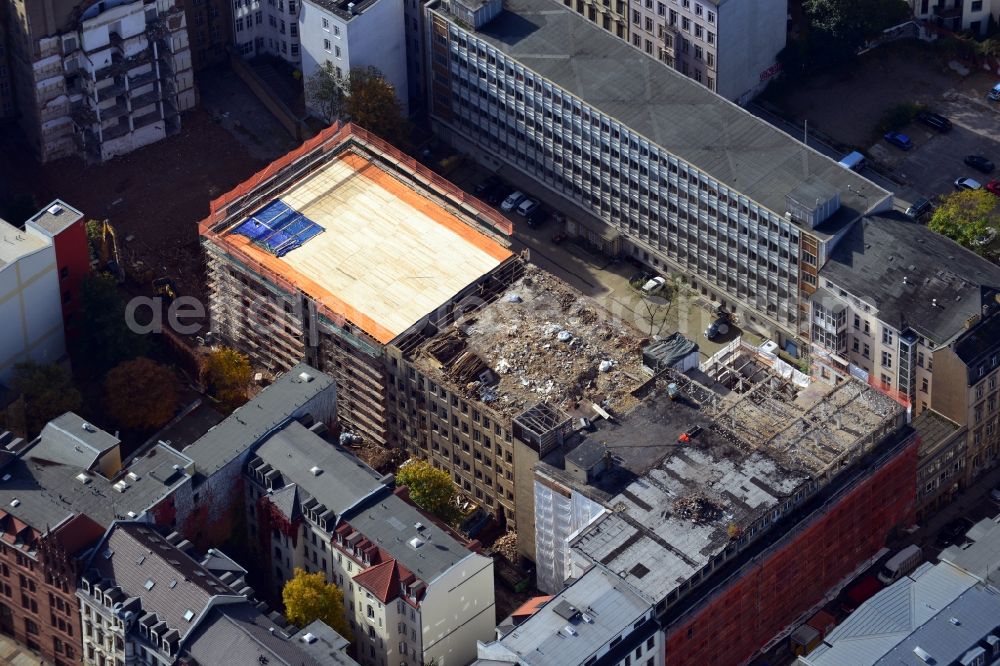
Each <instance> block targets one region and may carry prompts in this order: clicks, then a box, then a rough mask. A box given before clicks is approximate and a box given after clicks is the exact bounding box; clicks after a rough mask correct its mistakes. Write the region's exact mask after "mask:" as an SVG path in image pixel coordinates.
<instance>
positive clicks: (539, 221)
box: [524, 206, 549, 227]
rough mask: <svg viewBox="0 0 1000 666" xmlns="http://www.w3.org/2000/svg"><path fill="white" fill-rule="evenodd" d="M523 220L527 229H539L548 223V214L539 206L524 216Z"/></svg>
mask: <svg viewBox="0 0 1000 666" xmlns="http://www.w3.org/2000/svg"><path fill="white" fill-rule="evenodd" d="M524 218H525V221H526V222H527V223H528V226H529V227H540V226H542V225H544V224H545V223H546V222H548V220H549V213H548V211H546V210H545V209H544V208H542V207H541V206H539V207H538V208H536V209H535V210H533V211H532V212H530V213H528V214H527V215H525V216H524Z"/></svg>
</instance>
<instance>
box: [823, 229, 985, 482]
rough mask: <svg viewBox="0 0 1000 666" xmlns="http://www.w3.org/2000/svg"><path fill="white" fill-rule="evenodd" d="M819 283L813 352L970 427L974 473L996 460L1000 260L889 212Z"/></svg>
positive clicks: (916, 407) (854, 237) (969, 470)
mask: <svg viewBox="0 0 1000 666" xmlns="http://www.w3.org/2000/svg"><path fill="white" fill-rule="evenodd" d="M820 282H821V285H820V289H819V290H818V291H817V292H816V293H815V294H814V295H813V299H812V329H813V330H812V355H811V356H812V359H813V361H814V362H815V363H816V364H817V366H818V367H819V368H820V369H821V371H825V370H823V368H835V369H837V370H840V371H846V372H849V373H850V374H852V375H854V376H856V377H859V378H861V379H863V380H865V381H868V382H869V383H871V384H873V385H875V386H879V387H880V388H882V389H884V390H887V391H890V392H892V393H893V395H895V396H896V397H897V399H899V400H900V401H902V402H904V403H906V404H908V405H910V406H911V410H912V412H913V413H914V414H920V413H922V412H923V411H925V410H927V409H928V408H930V409H933V410H935V411H936V412H938V413H939V414H941V415H942V416H944V417H946V418H947V419H950V420H951V421H953V422H954V423H956V424H958V425H959V426H963V427H967V428H968V429H969V436H970V437H971V438H972V441H971V442H970V444H969V446H968V447H967V452H968V459H967V461H966V463H965V470H966V474H967V475H971V476H975V475H977V474H978V473H979V472H981V471H982V470H983V469H984V468H985V467H987V466H989V465H991V464H992V462H991V461H993V460H994V459H995V457H996V452H997V443H998V439H997V438H998V432H997V422H996V419H997V415H998V412H997V399H998V398H997V393H996V388H997V387H996V382H997V372H995V370H996V368H997V358H998V356H997V352H998V351H1000V347H997V345H996V343H995V339H996V331H997V330H1000V329H998V326H1000V324H998V323H997V322H998V321H1000V301H998V300H997V295H998V294H1000V268H998V267H997V266H996V265H994V264H992V263H990V262H988V261H986V260H985V259H983V258H982V257H980V256H978V255H976V254H975V253H973V252H970V251H968V250H966V249H965V248H963V247H961V246H959V245H958V244H957V243H954V242H953V241H951V240H949V239H947V238H945V237H944V236H940V235H938V234H935V233H933V232H931V231H929V230H928V229H927V228H925V227H923V226H921V225H919V224H915V223H912V222H910V221H908V220H906V219H904V218H903V217H902V216H900V215H897V214H883V215H877V216H872V217H870V218H866V219H865V220H863V221H862V222H861V223H859V224H857V225H855V226H854V227H853V228H852V229H851V230H850V231H849V232H848V233H847V234H846V235H845V237H844V239H843V240H842V241H841V242H840V244H839V245H838V246H837V249H836V250H835V251H834V253H833V255H832V257H831V259H830V261H829V262H828V263H827V264H826V266H824V268H823V269H822V270H821V271H820ZM941 364H945V367H946V370H945V371H943V372H942V371H940V367H939V366H940V365H941ZM980 380H982V381H980ZM956 441H957V440H956Z"/></svg>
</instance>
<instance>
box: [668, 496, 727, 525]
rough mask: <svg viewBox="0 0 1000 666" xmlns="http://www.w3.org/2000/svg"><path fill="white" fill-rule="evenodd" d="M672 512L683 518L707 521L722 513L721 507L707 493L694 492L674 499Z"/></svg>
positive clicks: (698, 521)
mask: <svg viewBox="0 0 1000 666" xmlns="http://www.w3.org/2000/svg"><path fill="white" fill-rule="evenodd" d="M674 513H675V514H676V515H677V516H678V517H679V518H683V519H685V520H690V521H693V522H696V523H707V522H711V521H713V520H715V519H717V518H718V517H719V516H721V515H722V507H721V506H719V504H717V503H716V502H714V501H713V500H711V499H710V498H709V497H708V496H707V495H703V494H701V493H695V494H692V495H685V496H684V497H678V498H677V499H676V500H674Z"/></svg>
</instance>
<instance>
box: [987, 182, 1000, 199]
mask: <svg viewBox="0 0 1000 666" xmlns="http://www.w3.org/2000/svg"><path fill="white" fill-rule="evenodd" d="M986 191H987V192H990V193H991V194H995V195H997V196H998V197H1000V180H997V179H996V178H994V179H993V180H991V181H990V182H988V183H986Z"/></svg>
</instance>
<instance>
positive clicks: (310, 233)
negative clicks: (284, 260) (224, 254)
mask: <svg viewBox="0 0 1000 666" xmlns="http://www.w3.org/2000/svg"><path fill="white" fill-rule="evenodd" d="M323 231H325V229H323V227H321V226H320V225H318V224H316V223H315V222H313V221H312V220H310V219H309V218H307V217H306V216H305V215H303V214H302V213H299V212H298V211H296V210H295V209H293V208H292V207H291V206H289V205H288V204H286V203H285V202H283V201H281V200H280V199H275V200H274V201H272V202H271V203H269V204H268V205H266V206H264V207H263V208H261V209H260V210H259V211H257V212H256V213H254V214H253V215H251V216H250V217H248V218H247V219H246V221H244V222H243V223H242V224H240V225H239V226H238V227H236V228H235V229H233V233H234V234H239V235H241V236H246V237H247V238H249V239H250V240H251V241H253V242H254V244H255V245H259V246H260V247H263V248H264V249H265V250H267V251H268V252H270V253H271V254H273V255H275V256H278V257H283V256H285V255H286V254H288V253H289V252H291V251H292V250H294V249H295V248H297V247H301V246H302V245H303V244H304V243H305V242H306V241H308V240H310V239H311V238H314V237H315V236H317V235H318V234H320V233H322V232H323Z"/></svg>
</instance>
